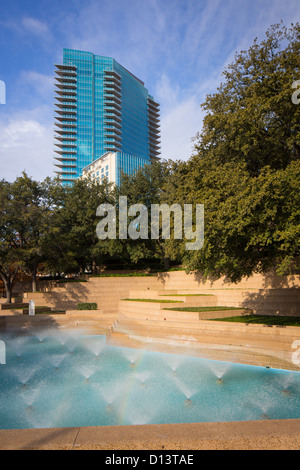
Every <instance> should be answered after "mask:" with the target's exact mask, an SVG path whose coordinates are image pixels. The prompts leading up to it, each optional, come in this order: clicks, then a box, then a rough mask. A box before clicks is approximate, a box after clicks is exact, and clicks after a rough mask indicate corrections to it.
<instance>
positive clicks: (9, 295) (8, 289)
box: [4, 280, 12, 304]
mask: <svg viewBox="0 0 300 470" xmlns="http://www.w3.org/2000/svg"><path fill="white" fill-rule="evenodd" d="M4 286H5V294H6V303H7V304H11V299H12V285H11V282H10V280H6V281H4Z"/></svg>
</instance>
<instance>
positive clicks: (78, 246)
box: [48, 179, 115, 273]
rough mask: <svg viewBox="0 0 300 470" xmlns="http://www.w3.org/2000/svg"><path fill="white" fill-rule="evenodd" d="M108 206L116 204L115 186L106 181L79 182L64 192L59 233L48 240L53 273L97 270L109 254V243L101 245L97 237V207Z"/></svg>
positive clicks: (57, 218)
mask: <svg viewBox="0 0 300 470" xmlns="http://www.w3.org/2000/svg"><path fill="white" fill-rule="evenodd" d="M104 203H115V199H114V192H113V189H112V186H111V184H109V183H108V182H107V181H106V180H104V182H102V183H100V182H98V181H97V180H91V179H77V180H76V181H75V182H74V184H73V186H71V187H67V188H65V189H64V196H63V203H62V205H61V207H60V208H59V209H58V210H57V212H56V214H55V224H54V226H55V230H54V231H53V232H52V234H51V240H49V241H48V247H49V255H50V256H49V262H48V265H49V267H51V269H52V270H53V271H58V272H64V273H67V272H81V273H82V272H84V271H85V269H88V270H89V271H91V270H92V271H95V269H96V265H97V264H99V263H100V262H101V259H102V258H103V256H104V255H105V254H106V253H108V252H109V244H108V243H106V242H105V241H101V242H100V241H99V240H98V238H97V234H96V226H97V223H98V222H99V219H98V218H97V217H96V211H97V207H98V206H99V205H100V204H104ZM55 251H56V255H55ZM51 253H52V256H51ZM53 255H54V256H53Z"/></svg>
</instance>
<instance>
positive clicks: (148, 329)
mask: <svg viewBox="0 0 300 470" xmlns="http://www.w3.org/2000/svg"><path fill="white" fill-rule="evenodd" d="M117 332H122V333H126V334H128V335H129V336H132V335H138V336H145V337H152V338H156V337H160V336H161V337H165V338H170V337H172V338H177V339H183V338H184V339H185V340H188V341H193V342H194V341H199V342H202V341H216V342H219V343H230V344H233V343H235V342H237V343H241V344H247V345H254V344H261V343H263V344H266V345H268V347H272V349H281V348H283V347H285V348H286V349H288V350H289V351H291V346H292V344H293V341H294V340H295V338H296V337H297V335H296V334H294V336H293V335H292V333H291V334H289V335H286V336H284V335H281V336H280V335H278V334H276V333H277V331H276V330H275V329H274V330H272V332H273V334H268V335H266V334H264V332H263V330H258V331H257V330H253V329H252V330H244V332H243V331H239V330H237V331H231V332H229V333H228V331H226V330H224V331H223V330H215V329H214V328H213V325H212V326H211V327H210V328H201V322H199V324H197V325H195V324H192V325H190V327H188V326H183V325H179V326H178V325H176V326H175V325H170V324H168V325H166V324H165V325H155V324H153V323H152V324H151V325H149V324H148V325H141V324H134V323H130V322H125V321H122V322H120V321H118V322H117V324H116V325H115V326H114V327H113V331H112V333H117Z"/></svg>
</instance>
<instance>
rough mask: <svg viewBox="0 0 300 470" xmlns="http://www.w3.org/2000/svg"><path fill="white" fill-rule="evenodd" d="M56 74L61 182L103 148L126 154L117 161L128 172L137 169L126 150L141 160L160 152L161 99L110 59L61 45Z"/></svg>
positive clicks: (68, 180)
mask: <svg viewBox="0 0 300 470" xmlns="http://www.w3.org/2000/svg"><path fill="white" fill-rule="evenodd" d="M55 78H56V103H55V105H56V122H55V124H56V129H55V132H56V135H55V137H56V140H57V143H56V147H57V148H56V149H55V152H56V156H55V160H56V162H55V165H56V167H57V168H58V170H57V173H58V174H59V177H60V178H61V180H62V183H63V184H64V185H68V184H72V182H73V181H74V179H76V178H78V177H80V176H81V174H82V169H83V168H85V167H86V166H87V165H89V164H90V163H92V162H93V161H95V160H96V159H98V158H99V157H101V156H102V155H103V154H105V153H106V152H118V153H120V154H123V155H125V154H126V155H128V156H129V157H128V158H127V161H125V160H124V158H122V159H120V164H119V165H120V171H122V170H123V171H124V172H126V173H131V172H132V171H134V170H135V169H136V161H137V160H136V159H134V158H133V159H132V158H130V156H133V157H137V158H138V159H139V161H141V164H143V163H149V161H151V160H153V159H156V158H157V157H158V156H159V154H160V152H159V148H160V146H159V132H160V131H159V128H160V125H159V123H160V120H159V105H158V103H156V102H155V100H154V98H153V97H152V96H151V95H149V93H148V90H147V89H146V88H145V87H144V83H143V82H142V81H141V80H139V79H138V78H136V77H135V76H134V75H132V74H131V73H130V72H129V71H128V70H126V69H125V68H124V67H122V66H121V65H120V64H118V63H117V62H116V61H115V60H114V59H112V58H110V57H103V56H97V55H94V54H92V53H90V52H82V51H76V50H72V49H64V51H63V64H62V65H56V77H55ZM123 166H124V168H123ZM125 168H126V169H125Z"/></svg>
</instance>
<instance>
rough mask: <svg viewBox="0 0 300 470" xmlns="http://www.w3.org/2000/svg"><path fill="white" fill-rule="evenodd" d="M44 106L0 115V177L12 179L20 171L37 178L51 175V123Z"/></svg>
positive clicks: (40, 178)
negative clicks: (45, 118) (47, 119)
mask: <svg viewBox="0 0 300 470" xmlns="http://www.w3.org/2000/svg"><path fill="white" fill-rule="evenodd" d="M44 115H45V109H44V108H40V109H39V108H36V109H34V110H31V111H30V112H28V111H27V112H19V113H15V114H10V115H9V116H7V115H2V116H1V117H0V161H1V173H0V177H5V179H7V180H9V181H12V180H14V179H15V177H16V176H17V175H20V174H21V173H22V171H24V170H26V171H27V172H28V174H30V176H32V177H33V178H36V179H38V180H42V179H44V178H45V177H46V176H47V175H48V176H54V175H53V158H52V156H53V126H52V123H49V122H47V121H45V120H44Z"/></svg>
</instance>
